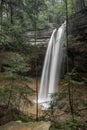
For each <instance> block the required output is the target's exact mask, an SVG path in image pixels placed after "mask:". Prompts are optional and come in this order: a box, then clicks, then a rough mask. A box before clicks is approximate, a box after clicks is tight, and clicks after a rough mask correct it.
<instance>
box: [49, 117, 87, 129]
mask: <svg viewBox="0 0 87 130" xmlns="http://www.w3.org/2000/svg"><path fill="white" fill-rule="evenodd" d="M86 128H87V122H86V121H77V120H76V119H72V118H68V119H66V120H64V121H61V122H58V124H55V123H52V126H51V127H50V130H86Z"/></svg>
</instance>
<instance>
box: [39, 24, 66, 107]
mask: <svg viewBox="0 0 87 130" xmlns="http://www.w3.org/2000/svg"><path fill="white" fill-rule="evenodd" d="M65 28H66V23H65V22H64V24H62V25H61V27H60V28H59V29H58V30H57V29H54V30H53V33H52V35H51V38H50V40H49V44H48V47H47V52H46V56H45V61H44V66H43V71H42V77H41V83H40V90H39V96H38V103H41V105H42V106H43V107H44V108H48V107H49V105H48V102H49V101H51V97H50V96H51V94H53V93H55V92H56V91H58V90H57V88H58V82H59V79H60V71H61V65H62V60H63V56H64V36H65Z"/></svg>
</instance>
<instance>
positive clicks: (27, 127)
mask: <svg viewBox="0 0 87 130" xmlns="http://www.w3.org/2000/svg"><path fill="white" fill-rule="evenodd" d="M50 125H51V124H50V122H43V121H41V122H28V123H23V122H17V121H11V122H9V123H7V124H5V125H3V126H0V130H49V127H50Z"/></svg>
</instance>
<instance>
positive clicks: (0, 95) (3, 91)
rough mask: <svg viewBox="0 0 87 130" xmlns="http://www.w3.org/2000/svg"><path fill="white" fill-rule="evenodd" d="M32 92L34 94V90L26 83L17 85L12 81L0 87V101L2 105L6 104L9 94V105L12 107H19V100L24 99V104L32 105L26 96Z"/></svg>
mask: <svg viewBox="0 0 87 130" xmlns="http://www.w3.org/2000/svg"><path fill="white" fill-rule="evenodd" d="M10 94H11V95H10ZM32 94H34V91H33V90H32V89H31V88H29V87H28V86H27V85H17V84H13V83H12V84H9V85H8V86H5V87H3V88H0V102H1V103H2V104H4V105H8V102H9V96H10V105H12V106H14V108H18V107H20V101H21V100H23V101H24V104H27V105H32V102H31V101H30V100H29V99H28V97H27V96H28V95H32Z"/></svg>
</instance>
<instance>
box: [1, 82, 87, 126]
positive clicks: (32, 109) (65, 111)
mask: <svg viewBox="0 0 87 130" xmlns="http://www.w3.org/2000/svg"><path fill="white" fill-rule="evenodd" d="M8 83H9V81H5V80H1V81H0V88H2V87H4V86H5V85H6V84H8ZM15 83H16V84H27V85H28V86H29V87H30V88H32V89H33V90H36V80H35V79H34V81H33V82H32V83H29V82H22V81H21V82H17V81H15ZM39 84H40V80H38V86H39ZM62 84H63V81H61V84H60V86H59V91H60V92H61V91H62V87H61V86H62ZM70 87H71V88H73V89H72V91H73V94H72V96H73V108H74V114H75V116H76V117H77V118H78V120H84V121H87V84H83V85H71V86H70ZM28 98H29V100H31V101H32V103H33V105H32V106H27V105H24V104H23V102H22V103H21V104H20V111H21V112H23V113H24V114H26V115H28V116H32V117H33V118H34V119H35V118H36V111H37V105H36V104H35V102H34V100H35V99H36V94H33V95H30V96H29V97H28ZM60 102H62V103H63V104H64V105H61V106H60V108H59V109H57V110H55V111H54V112H53V113H51V111H42V110H41V106H40V105H38V117H39V118H40V119H42V118H43V116H45V118H46V119H51V120H54V118H55V120H56V121H59V120H60V121H61V120H65V119H67V118H68V117H70V110H69V101H68V96H67V97H65V98H63V99H61V100H60ZM0 105H1V104H0ZM3 110H5V112H3V111H2V109H1V108H0V113H1V112H3V113H4V117H3V118H1V119H0V120H2V119H3V120H4V123H3V121H1V122H2V124H5V122H8V119H10V120H14V119H12V117H9V111H10V109H9V110H7V109H3ZM5 120H6V121H5Z"/></svg>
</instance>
